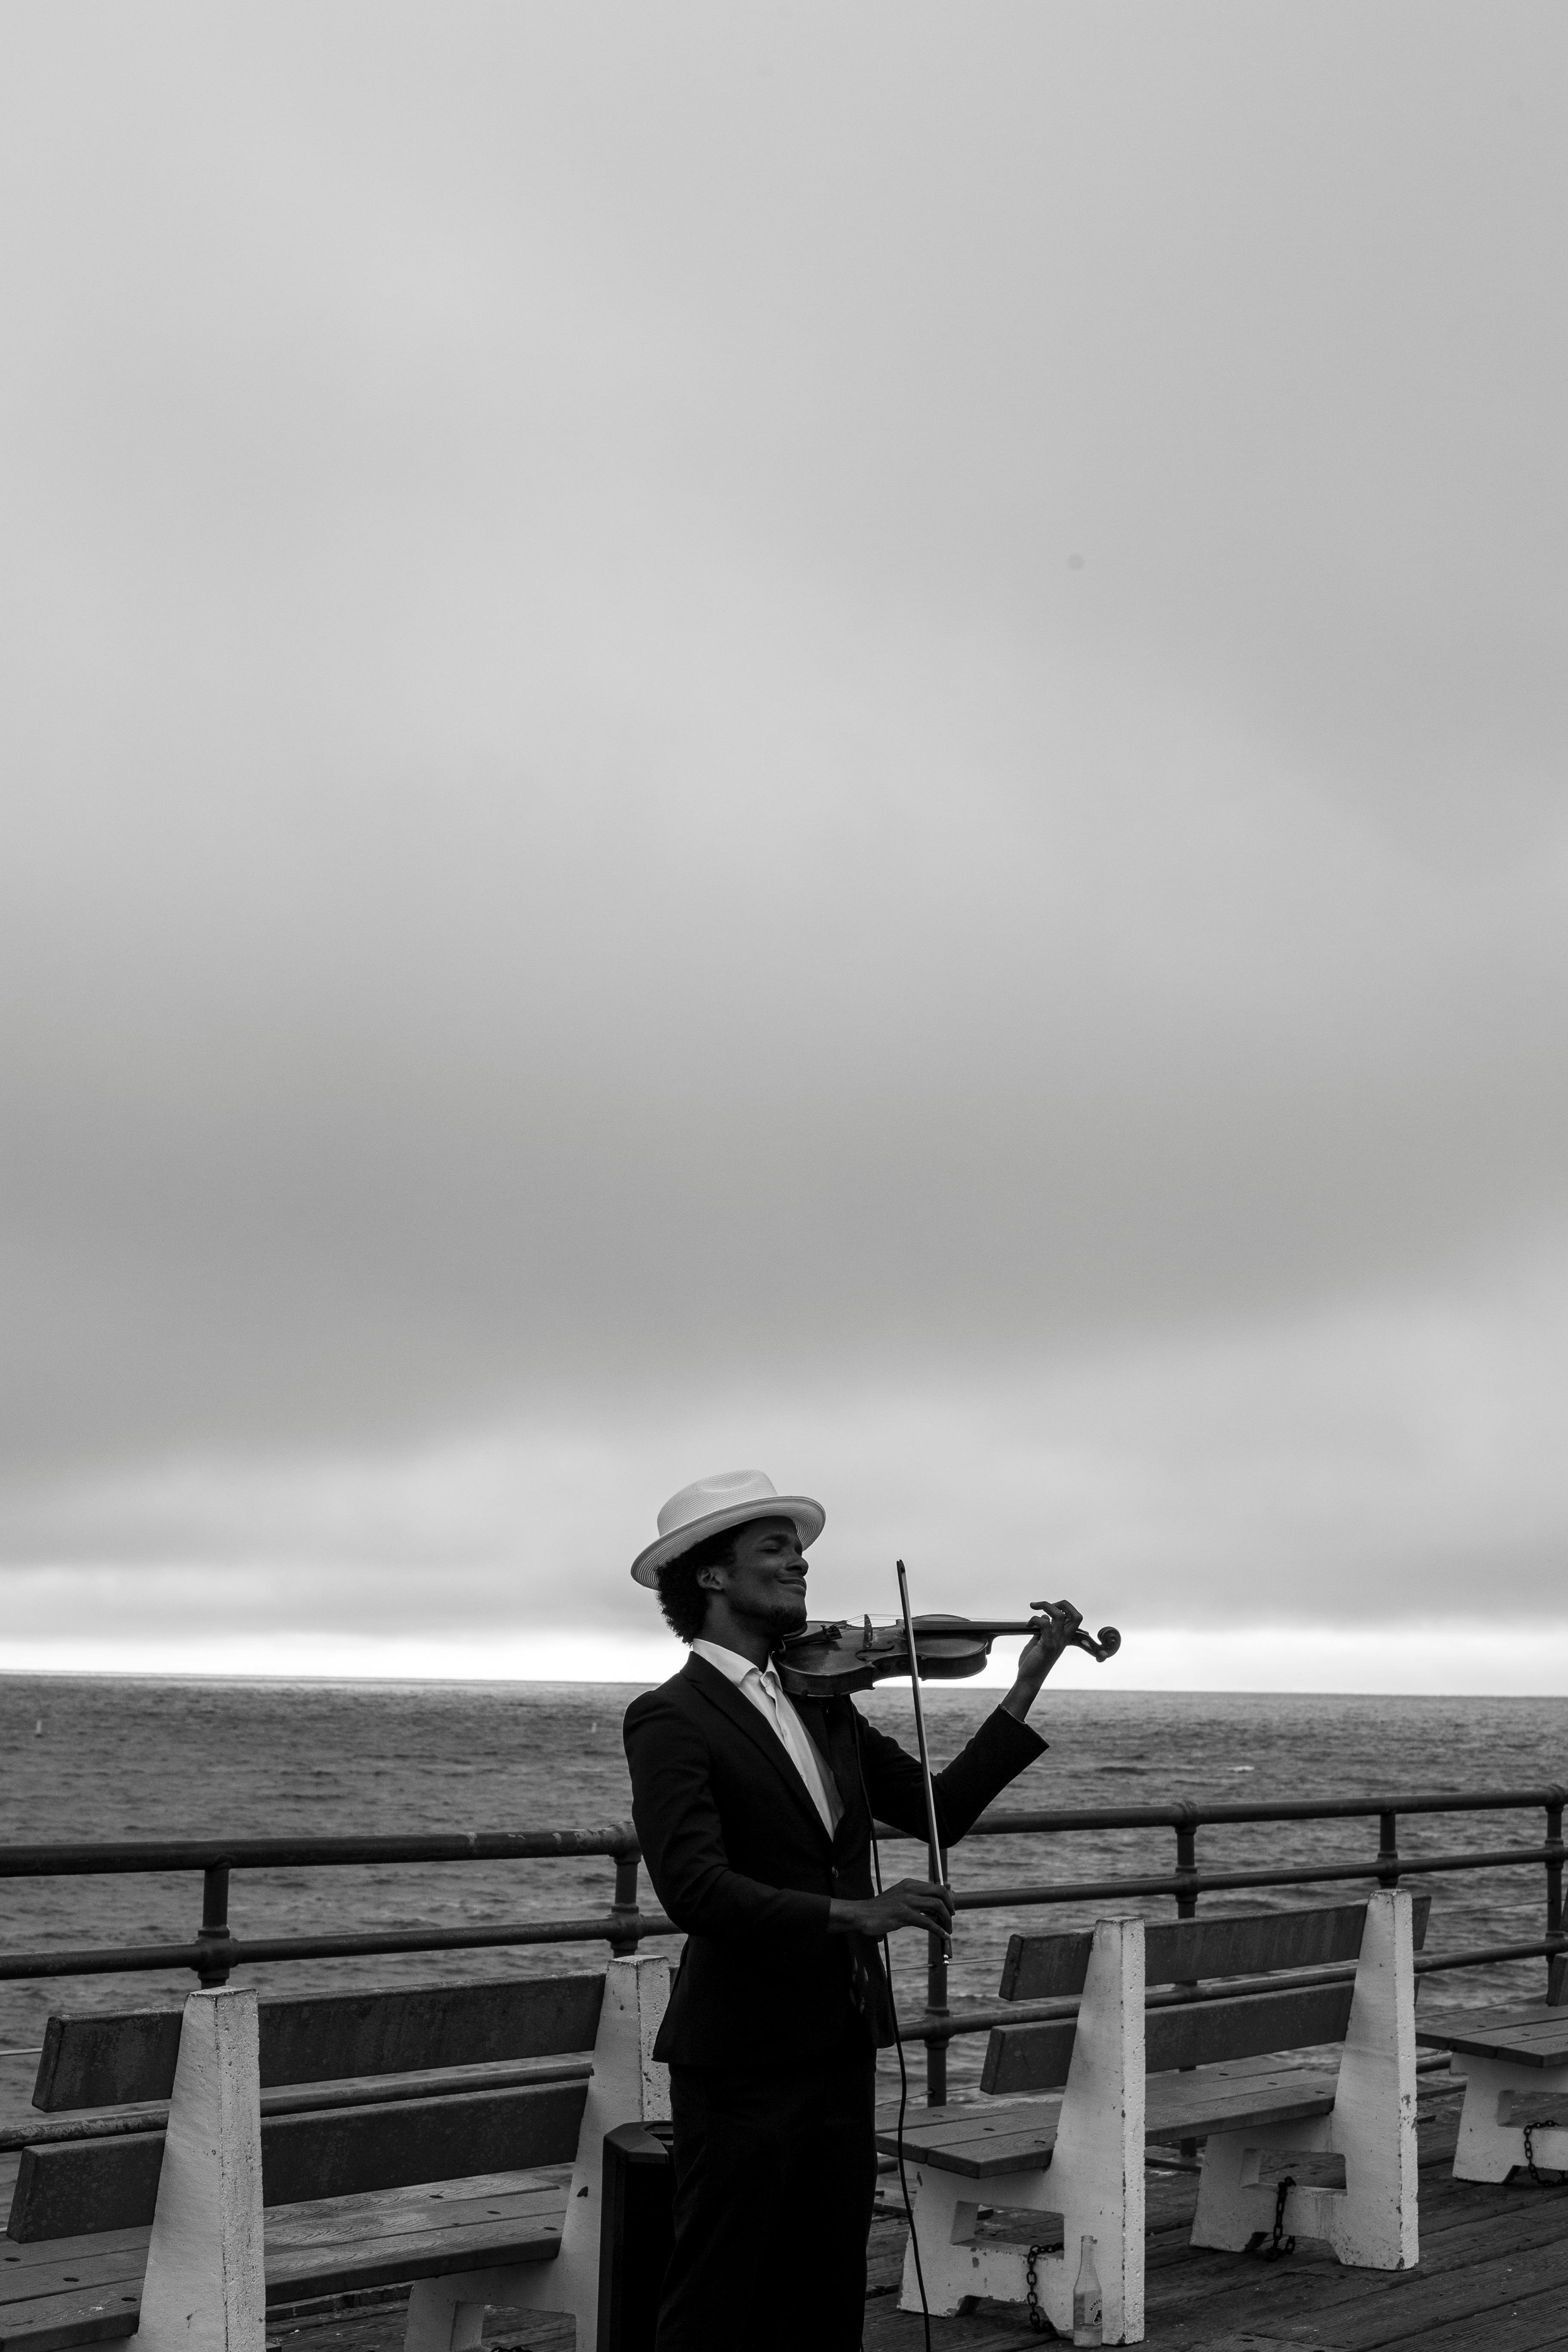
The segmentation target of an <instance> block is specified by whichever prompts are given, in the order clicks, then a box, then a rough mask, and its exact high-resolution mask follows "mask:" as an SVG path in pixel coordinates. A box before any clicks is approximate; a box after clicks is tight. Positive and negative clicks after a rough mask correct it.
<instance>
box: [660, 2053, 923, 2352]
mask: <svg viewBox="0 0 1568 2352" xmlns="http://www.w3.org/2000/svg"><path fill="white" fill-rule="evenodd" d="M669 2103H670V2113H671V2116H673V2118H674V2123H675V2252H674V2253H673V2254H672V2255H671V2257H670V2263H669V2268H668V2271H667V2272H666V2273H665V2281H664V2300H663V2303H662V2305H660V2309H659V2315H658V2352H724V2347H727V2346H730V2345H744V2346H745V2347H747V2352H785V2347H789V2352H798V2347H801V2346H802V2345H808V2346H809V2347H811V2352H857V2347H858V2345H859V2342H860V2331H861V2329H862V2327H863V2326H864V2325H865V2318H866V2240H867V2236H868V2232H869V2230H870V2227H871V2202H872V2196H873V2193H874V2191H875V2189H876V2185H877V2149H876V2143H875V2139H874V2137H873V2135H874V2132H875V2129H876V2053H875V2052H874V2051H873V2050H872V2048H871V2040H870V2035H869V2034H868V2032H867V2030H866V2026H865V2024H864V2021H862V2020H861V2019H860V2018H859V2017H858V2016H857V2017H855V2018H854V2019H853V2020H852V2021H851V2027H850V2031H849V2032H848V2033H847V2035H846V2038H845V2040H844V2042H843V2043H842V2044H841V2046H840V2047H839V2049H838V2050H837V2051H836V2052H835V2053H833V2055H832V2056H831V2057H830V2058H825V2059H820V2060H818V2061H816V2063H809V2064H805V2065H794V2066H790V2067H788V2068H784V2067H777V2066H745V2067H739V2066H733V2067H731V2066H722V2067H721V2066H672V2067H671V2068H670V2070H669Z"/></svg>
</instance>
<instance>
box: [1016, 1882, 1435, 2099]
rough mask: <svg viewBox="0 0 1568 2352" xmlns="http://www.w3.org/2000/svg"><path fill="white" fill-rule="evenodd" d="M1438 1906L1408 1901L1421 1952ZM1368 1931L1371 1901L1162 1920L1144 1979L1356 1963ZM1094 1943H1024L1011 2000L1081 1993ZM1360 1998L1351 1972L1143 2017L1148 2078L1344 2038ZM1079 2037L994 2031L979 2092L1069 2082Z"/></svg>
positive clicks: (1028, 1939)
mask: <svg viewBox="0 0 1568 2352" xmlns="http://www.w3.org/2000/svg"><path fill="white" fill-rule="evenodd" d="M1431 1907H1432V1898H1431V1896H1430V1895H1416V1896H1415V1898H1414V1901H1413V1903H1412V1906H1411V1909H1412V1913H1413V1920H1414V1932H1415V1948H1416V1949H1417V1950H1419V1949H1420V1948H1421V1944H1422V1942H1423V1940H1424V1938H1425V1937H1426V1921H1427V1918H1428V1916H1429V1915H1430V1912H1431ZM1365 1924H1366V1905H1365V1904H1364V1903H1335V1904H1320V1905H1317V1906H1313V1907H1312V1908H1310V1909H1304V1910H1294V1911H1247V1912H1238V1913H1233V1914H1229V1915H1215V1916H1210V1917H1208V1918H1199V1919H1168V1920H1161V1921H1159V1922H1157V1923H1152V1924H1151V1925H1150V1926H1149V1927H1147V1928H1146V1929H1145V1931H1144V1950H1145V1956H1146V1957H1145V1982H1146V1983H1147V1984H1148V1985H1150V1986H1163V1985H1186V1984H1196V1983H1199V1982H1203V1981H1213V1980H1215V1979H1226V1978H1227V1977H1263V1976H1271V1975H1276V1974H1280V1973H1282V1972H1284V1971H1289V1970H1292V1969H1320V1968H1331V1967H1335V1966H1348V1965H1350V1964H1351V1963H1352V1962H1353V1961H1354V1960H1355V1959H1356V1958H1357V1956H1358V1955H1359V1953H1360V1951H1361V1940H1362V1933H1363V1928H1364V1927H1365ZM1091 1940H1092V1939H1091V1935H1090V1932H1089V1930H1088V1929H1084V1930H1082V1931H1072V1930H1069V1931H1068V1932H1066V1933H1064V1934H1060V1935H1054V1936H1015V1937H1013V1938H1012V1940H1011V1942H1010V1943H1009V1945H1008V1947H1007V1958H1006V1960H1005V1964H1004V1967H1003V1970H1002V1984H1001V1997H1002V1999H1003V2000H1057V1999H1064V1998H1065V1999H1070V1998H1071V1997H1072V1996H1074V1995H1075V1994H1078V1993H1080V1992H1081V1991H1082V1990H1083V1984H1084V1977H1085V1973H1086V1971H1087V1969H1088V1967H1089V1946H1090V1942H1091ZM1353 1992H1354V1982H1353V1979H1352V1978H1351V1977H1348V1976H1347V1977H1344V1978H1342V1979H1340V1980H1339V1981H1337V1982H1331V1983H1329V1984H1317V1985H1312V1984H1307V1985H1301V1984H1291V1983H1290V1982H1289V1980H1288V1979H1287V1980H1286V1981H1285V1982H1282V1983H1281V1984H1280V1985H1279V1986H1278V1987H1269V1988H1267V1989H1264V1990H1249V1991H1247V1992H1240V1993H1237V1994H1236V1995H1234V1996H1232V1997H1230V1998H1228V1999H1219V2000H1201V2001H1192V2002H1182V2003H1178V2004H1176V2005H1174V2006H1173V2007H1170V2008H1155V2009H1151V2010H1150V2011H1149V2013H1148V2017H1147V2019H1146V2022H1145V2032H1146V2049H1147V2058H1146V2064H1147V2067H1148V2071H1149V2073H1150V2074H1163V2073H1165V2072H1166V2071H1167V2070H1169V2069H1172V2068H1175V2067H1184V2066H1206V2065H1213V2064H1215V2063H1217V2062H1218V2061H1220V2060H1222V2059H1229V2058H1260V2057H1263V2056H1264V2055H1266V2054H1267V2053H1268V2052H1270V2051H1274V2050H1301V2049H1308V2048H1310V2047H1311V2046H1312V2045H1313V2044H1315V2043H1317V2042H1340V2041H1342V2040H1343V2038H1344V2032H1345V2026H1346V2024H1347V2022H1348V2021H1349V2018H1350V2009H1351V2000H1352V1995H1353ZM1076 2031H1077V2024H1076V2021H1075V2020H1074V2019H1072V2018H1070V2017H1067V2018H1060V2019H1052V2020H1050V2021H1047V2022H1044V2023H1040V2024H1035V2025H1003V2026H997V2027H995V2028H994V2029H993V2031H992V2034H991V2038H990V2042H989V2044H988V2046H987V2049H986V2053H985V2065H984V2073H983V2074H982V2076H981V2084H982V2087H983V2088H984V2090H987V2091H994V2092H998V2093H1002V2094H1016V2093H1019V2092H1027V2091H1049V2090H1055V2089H1058V2087H1059V2086H1060V2085H1061V2084H1064V2083H1065V2082H1066V2081H1067V2078H1068V2066H1069V2065H1070V2063H1071V2061H1072V2045H1073V2036H1074V2034H1075V2032H1076Z"/></svg>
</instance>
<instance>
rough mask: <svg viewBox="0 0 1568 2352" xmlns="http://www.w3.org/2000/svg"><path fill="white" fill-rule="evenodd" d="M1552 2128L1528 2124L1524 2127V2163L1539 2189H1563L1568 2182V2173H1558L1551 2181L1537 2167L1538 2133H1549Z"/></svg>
mask: <svg viewBox="0 0 1568 2352" xmlns="http://www.w3.org/2000/svg"><path fill="white" fill-rule="evenodd" d="M1551 2129H1552V2126H1551V2125H1549V2124H1526V2125H1525V2126H1524V2161H1525V2164H1526V2166H1527V2167H1528V2168H1529V2171H1530V2177H1531V2180H1533V2181H1534V2183H1535V2185H1536V2187H1537V2189H1561V2188H1562V2186H1563V2182H1564V2180H1568V2173H1563V2172H1560V2173H1558V2175H1557V2176H1556V2179H1552V2180H1549V2179H1547V2177H1546V2175H1545V2173H1544V2172H1542V2171H1541V2170H1540V2169H1539V2168H1537V2165H1536V2161H1535V2135H1536V2133H1537V2132H1538V2131H1549V2130H1551Z"/></svg>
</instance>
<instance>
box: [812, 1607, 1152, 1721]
mask: <svg viewBox="0 0 1568 2352" xmlns="http://www.w3.org/2000/svg"><path fill="white" fill-rule="evenodd" d="M1029 1605H1030V1607H1031V1608H1033V1609H1038V1610H1041V1611H1044V1610H1046V1609H1047V1607H1049V1606H1050V1604H1049V1603H1048V1602H1047V1601H1031V1602H1030V1604H1029ZM1072 1614H1073V1615H1074V1617H1075V1618H1076V1617H1077V1615H1078V1612H1077V1611H1076V1610H1074V1611H1073V1612H1072ZM1039 1630H1040V1628H1039V1626H1038V1624H1031V1623H1029V1622H1022V1623H1019V1622H1013V1621H1006V1622H1004V1621H1003V1620H1001V1619H997V1618H988V1617H915V1618H912V1619H910V1620H909V1621H908V1630H906V1625H905V1623H903V1622H900V1623H897V1624H890V1625H873V1624H872V1622H871V1620H870V1619H869V1617H868V1618H867V1619H866V1620H865V1622H864V1624H863V1625H861V1626H857V1625H856V1624H855V1623H854V1622H853V1621H852V1620H851V1619H849V1618H847V1617H844V1618H839V1619H837V1620H836V1621H835V1622H832V1623H822V1624H815V1623H814V1624H808V1625H805V1626H804V1627H803V1628H802V1630H801V1631H800V1632H799V1633H786V1634H785V1636H784V1640H783V1642H781V1643H780V1644H779V1647H778V1649H777V1650H776V1651H775V1652H774V1654H773V1664H774V1666H775V1668H776V1669H777V1672H778V1678H779V1681H780V1683H781V1684H782V1685H783V1687H784V1690H785V1692H786V1693H787V1694H788V1696H790V1697H791V1698H837V1696H838V1695H839V1694H840V1693H841V1692H844V1691H858V1690H869V1689H870V1688H871V1686H872V1685H873V1684H874V1683H880V1682H889V1681H892V1680H894V1679H896V1678H897V1677H899V1676H900V1675H908V1674H910V1632H912V1633H913V1637H914V1654H915V1675H914V1677H913V1679H916V1680H918V1681H921V1682H928V1683H929V1682H935V1683H952V1682H962V1681H963V1679H964V1677H965V1675H977V1674H978V1673H979V1672H980V1669H981V1667H982V1666H983V1665H984V1664H985V1661H986V1659H987V1658H988V1657H989V1656H990V1654H991V1644H992V1643H993V1642H994V1641H996V1640H998V1639H999V1638H1000V1637H1001V1636H1003V1635H1004V1634H1007V1633H1038V1632H1039ZM1068 1643H1070V1644H1071V1645H1072V1646H1073V1647H1075V1648H1077V1649H1079V1650H1087V1651H1088V1652H1089V1656H1090V1657H1091V1658H1099V1659H1100V1660H1101V1661H1102V1662H1103V1661H1104V1660H1105V1659H1106V1658H1113V1657H1114V1656H1115V1655H1116V1653H1117V1651H1118V1650H1119V1649H1120V1648H1121V1634H1120V1633H1118V1632H1117V1630H1116V1628H1115V1626H1114V1625H1102V1626H1101V1627H1100V1635H1099V1638H1098V1640H1097V1639H1096V1638H1095V1637H1094V1635H1092V1634H1090V1633H1085V1631H1084V1629H1083V1626H1082V1625H1081V1624H1080V1623H1079V1624H1075V1625H1074V1626H1073V1629H1072V1632H1071V1633H1069V1634H1068Z"/></svg>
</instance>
